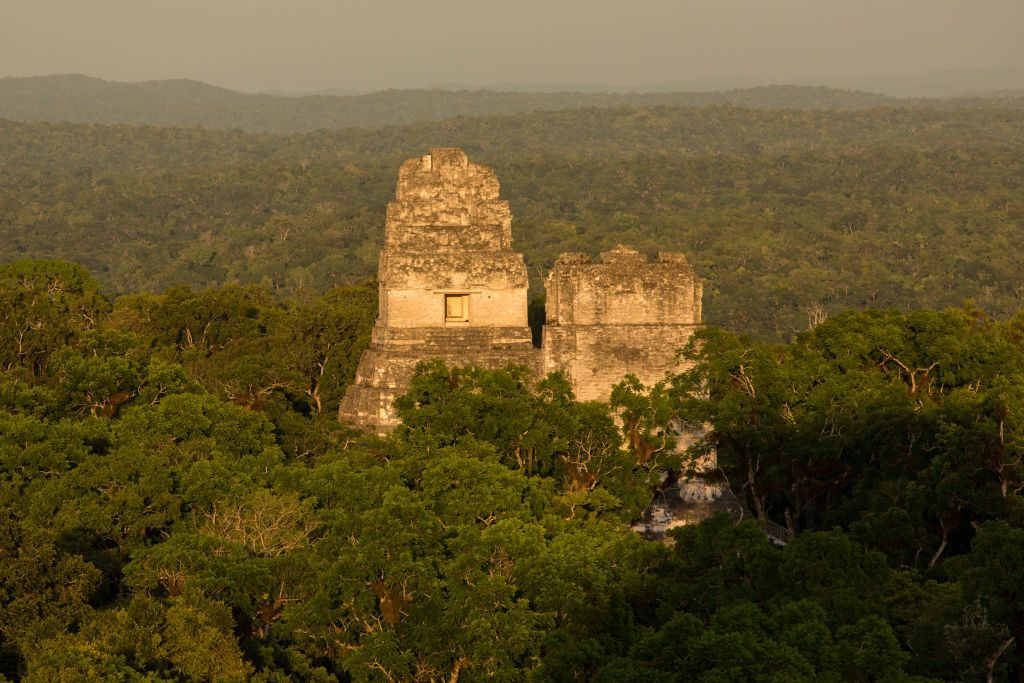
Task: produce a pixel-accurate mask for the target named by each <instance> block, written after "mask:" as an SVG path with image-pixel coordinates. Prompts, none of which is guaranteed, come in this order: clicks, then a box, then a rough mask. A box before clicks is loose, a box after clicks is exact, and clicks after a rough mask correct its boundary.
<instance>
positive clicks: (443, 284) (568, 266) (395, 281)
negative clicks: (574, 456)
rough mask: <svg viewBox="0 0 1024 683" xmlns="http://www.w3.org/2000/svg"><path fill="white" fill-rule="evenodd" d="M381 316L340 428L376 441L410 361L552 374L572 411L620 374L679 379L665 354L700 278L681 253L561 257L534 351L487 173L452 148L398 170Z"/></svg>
mask: <svg viewBox="0 0 1024 683" xmlns="http://www.w3.org/2000/svg"><path fill="white" fill-rule="evenodd" d="M378 280H379V282H380V313H379V315H378V318H377V323H376V325H375V326H374V328H373V336H372V340H371V343H370V348H369V349H367V350H366V351H365V352H364V353H363V356H362V358H361V359H360V362H359V368H358V370H357V372H356V378H355V381H354V382H353V383H352V384H351V385H350V386H349V387H348V390H347V392H346V394H345V398H344V400H343V401H342V404H341V411H340V417H341V419H342V420H345V421H347V422H351V423H353V424H357V425H362V426H367V427H371V428H374V429H376V430H378V431H386V430H388V429H390V428H392V427H394V426H395V425H396V424H397V423H398V419H397V417H396V415H395V412H394V409H393V407H392V402H393V401H394V399H395V398H396V397H397V396H399V395H401V394H402V393H403V392H404V391H405V390H406V389H407V388H408V387H409V383H410V380H411V378H412V374H413V372H414V370H415V367H416V364H417V363H419V362H420V361H422V360H428V359H431V358H440V359H442V360H444V361H445V362H446V363H448V364H449V365H469V364H475V365H479V366H483V367H490V368H496V367H504V366H505V365H508V364H510V363H515V364H519V365H526V366H528V367H530V368H533V369H534V371H535V372H537V373H538V374H546V373H548V372H553V371H556V370H562V371H564V372H565V373H566V376H567V377H568V378H569V380H570V381H571V382H572V385H573V388H574V390H575V392H576V395H577V397H578V398H579V399H580V400H599V401H606V400H608V397H609V394H610V392H611V388H612V386H613V385H614V384H615V383H617V382H618V381H619V380H621V379H622V377H623V376H624V375H626V374H629V373H632V374H634V375H636V376H637V377H638V378H639V379H640V380H641V381H642V382H644V383H646V384H651V383H654V382H656V381H658V380H661V379H663V378H664V376H665V373H666V372H678V371H679V370H681V369H682V367H681V366H680V365H679V363H678V362H677V359H676V352H677V351H678V350H679V349H680V348H681V347H682V346H683V345H684V344H685V343H686V341H687V340H688V339H689V337H690V335H691V334H692V333H693V332H694V330H696V329H697V328H698V327H699V326H700V322H701V289H702V285H701V281H700V279H699V278H697V276H696V275H695V274H694V272H693V270H692V269H691V268H690V266H689V264H688V263H687V261H686V257H685V256H684V255H683V254H678V253H661V254H659V255H658V259H657V260H656V261H654V262H649V261H648V260H647V258H646V257H644V256H643V255H642V254H640V253H639V252H637V251H635V250H633V249H630V248H628V247H623V246H619V247H617V248H615V249H613V250H612V251H610V252H605V253H603V254H601V257H600V260H599V261H598V262H596V263H595V262H592V261H591V259H590V258H589V257H587V256H585V255H583V254H563V255H562V256H561V257H559V259H558V261H557V262H556V263H555V265H554V268H553V269H552V270H551V272H550V274H549V275H548V277H547V279H546V281H545V288H546V294H547V298H546V310H545V314H546V315H545V325H544V333H543V343H542V347H541V348H540V349H538V348H536V347H534V346H533V343H532V341H531V334H530V328H529V326H528V324H527V284H528V283H527V274H526V265H525V264H524V262H523V257H522V255H521V254H519V253H517V252H515V251H513V250H512V216H511V213H510V212H509V208H508V202H506V201H504V200H502V199H501V198H500V197H499V185H498V179H497V177H496V176H495V174H494V171H492V170H491V169H490V168H487V167H486V166H481V165H479V164H475V163H472V162H470V161H469V159H467V157H466V155H465V154H464V153H463V152H462V151H461V150H458V149H448V148H441V149H434V150H431V152H430V154H428V155H426V156H423V157H419V158H414V159H409V160H408V161H406V162H405V163H403V164H402V166H401V169H400V170H399V175H398V188H397V191H396V195H395V200H394V201H393V202H391V203H390V204H389V205H388V212H387V224H386V227H385V234H384V247H383V249H381V252H380V267H379V271H378Z"/></svg>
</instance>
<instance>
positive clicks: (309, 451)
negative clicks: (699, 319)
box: [0, 262, 1024, 682]
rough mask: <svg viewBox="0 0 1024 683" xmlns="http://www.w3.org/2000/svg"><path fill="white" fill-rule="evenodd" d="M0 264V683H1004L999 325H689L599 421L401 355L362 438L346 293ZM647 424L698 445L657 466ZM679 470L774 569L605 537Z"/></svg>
mask: <svg viewBox="0 0 1024 683" xmlns="http://www.w3.org/2000/svg"><path fill="white" fill-rule="evenodd" d="M11 268H12V270H11V271H10V272H16V273H20V274H21V275H15V276H12V278H11V279H9V280H7V282H8V283H9V284H8V285H7V286H8V287H9V289H8V290H7V291H9V293H10V294H11V296H12V297H13V299H12V300H15V301H25V300H26V299H25V297H28V300H30V301H31V302H32V303H31V304H30V305H19V306H18V307H16V308H14V309H13V310H12V311H10V312H9V314H8V321H9V322H10V324H11V325H13V326H14V327H13V328H12V329H21V328H25V327H26V325H25V322H26V320H37V319H38V320H44V321H46V324H45V325H44V327H43V328H41V329H45V330H47V335H43V336H41V337H38V338H36V341H33V344H34V346H33V347H32V348H33V355H32V356H31V359H30V360H29V359H28V358H29V357H28V356H25V357H23V358H22V359H20V360H15V361H14V362H12V363H11V365H10V366H9V367H8V368H6V369H5V370H3V372H2V374H0V675H2V676H5V677H8V678H15V679H23V680H30V681H44V680H46V681H49V680H87V679H104V680H125V681H139V680H142V681H169V680H250V679H251V680H258V681H285V680H308V681H318V682H319V681H324V682H326V681H332V680H408V679H412V680H431V679H435V680H436V679H446V680H451V679H463V680H476V679H482V678H497V679H507V680H524V679H534V680H596V681H620V680H627V681H629V680H636V681H640V680H643V681H648V680H653V681H691V680H702V681H725V680H757V681H760V680H764V681H769V680H771V681H776V680H806V681H819V680H823V681H895V680H958V679H973V678H978V677H982V676H991V677H992V678H993V680H1017V679H1019V678H1020V674H1021V672H1022V671H1024V656H1022V654H1021V651H1020V648H1019V645H1018V644H1019V643H1022V642H1024V632H1022V630H1021V624H1022V623H1024V611H1022V608H1021V605H1022V604H1024V596H1022V595H1021V586H1022V585H1024V576H1021V569H1020V568H1021V567H1022V566H1024V537H1022V528H1024V514H1022V510H1024V505H1022V503H1021V500H1020V494H1021V491H1022V490H1024V466H1022V456H1024V451H1022V444H1024V440H1022V429H1024V423H1022V422H1021V417H1020V416H1021V415H1024V392H1022V390H1021V387H1022V386H1024V345H1022V342H1021V340H1022V336H1021V335H1020V333H1019V332H1020V330H1019V328H1020V325H1019V320H1016V319H1014V320H1010V321H1008V322H1006V323H997V322H994V321H992V320H990V319H989V318H988V317H986V316H985V315H984V314H983V313H982V312H980V311H979V310H977V309H975V308H973V307H965V308H963V309H957V310H948V311H945V312H941V313H939V312H930V311H916V312H911V313H901V312H898V311H892V310H882V311H867V312H861V313H853V312H850V313H845V314H842V315H837V316H833V317H832V318H830V319H829V320H827V321H825V322H824V323H822V324H820V325H818V326H816V327H814V328H813V329H811V330H809V331H806V332H804V333H802V334H800V335H799V336H798V337H797V339H796V340H795V341H794V342H793V343H790V344H786V345H782V344H769V343H766V342H760V341H750V340H748V339H745V338H742V337H737V336H735V335H733V334H730V333H727V332H724V331H722V330H719V329H716V328H708V329H705V330H701V331H700V332H699V333H697V334H696V335H695V336H694V338H693V342H692V343H691V344H690V345H689V346H688V347H687V348H686V349H684V350H683V353H684V355H685V356H686V358H687V359H688V360H689V361H690V362H691V363H692V366H691V368H690V369H689V370H688V371H687V372H684V373H682V374H679V375H677V376H674V377H669V378H668V379H666V381H664V382H660V383H656V384H655V385H654V386H650V387H648V386H644V385H642V384H641V383H640V382H639V381H637V379H636V378H635V377H626V378H624V379H623V381H622V382H621V383H620V384H619V385H617V386H616V387H614V388H613V394H612V399H613V400H612V405H603V404H599V403H579V402H577V401H576V400H575V398H574V396H573V393H572V389H571V386H570V385H569V383H568V382H567V380H566V379H565V377H564V376H563V375H561V374H558V373H556V374H552V375H550V376H548V377H545V378H536V377H531V376H530V374H529V373H528V371H527V370H526V369H524V368H519V367H515V366H512V367H509V368H505V369H501V370H485V369H482V368H478V367H466V368H454V369H453V368H447V367H445V366H444V365H443V364H441V363H440V362H436V361H434V362H425V363H423V364H421V365H420V367H419V368H418V369H417V373H416V375H415V377H414V378H413V381H412V386H411V388H410V390H409V392H408V393H407V394H406V395H405V396H403V397H401V398H399V399H398V401H397V403H396V406H397V408H398V412H399V414H400V415H401V417H402V419H403V420H404V424H403V425H402V426H401V427H400V428H399V429H397V430H396V431H395V432H394V433H392V434H391V435H389V436H387V437H385V438H378V437H373V436H369V435H365V434H360V433H355V432H352V431H350V430H347V429H345V428H344V427H342V426H340V425H338V424H337V423H336V422H335V421H334V414H335V412H336V410H337V402H338V401H339V400H340V396H341V395H342V393H343V391H344V386H345V382H346V381H348V380H349V378H351V376H352V373H353V370H354V365H355V363H356V361H357V359H358V355H359V353H360V351H361V349H362V348H363V347H364V346H365V344H366V343H367V330H368V328H369V323H370V320H371V319H372V316H373V313H374V308H373V298H374V293H375V292H374V288H373V287H372V286H370V285H359V286H352V287H340V288H336V289H334V290H331V291H329V292H328V293H326V294H325V295H322V296H316V295H313V294H304V295H303V296H302V297H301V298H299V299H297V300H296V299H293V300H278V299H275V298H274V297H271V296H270V295H269V294H268V293H267V292H266V291H265V290H262V289H260V288H256V287H237V286H231V287H225V288H219V289H212V290H205V291H200V292H196V291H192V290H190V289H187V288H175V289H172V290H169V291H167V292H165V293H164V294H160V295H153V294H141V295H131V296H127V297H122V298H120V299H117V300H115V301H113V302H112V303H108V302H107V301H106V300H105V299H103V298H102V297H101V296H100V295H99V294H98V293H97V292H98V289H97V287H96V285H95V282H94V281H93V280H92V279H91V278H90V277H88V276H87V274H86V273H84V272H82V271H80V270H78V269H76V268H75V267H71V266H68V265H67V264H61V263H55V262H46V263H41V264H40V263H28V262H23V263H18V264H16V265H15V266H12V267H11ZM75 273H77V274H78V275H77V276H76V278H77V279H75V278H72V277H71V276H72V275H73V274H75ZM26 274H27V275H26ZM28 276H31V278H32V280H31V282H32V284H31V286H29V285H27V284H25V283H27V282H29V280H28V279H26V277H28ZM36 282H40V283H50V284H48V285H46V287H49V288H51V289H52V291H51V292H50V294H48V295H47V296H46V297H44V298H39V299H32V292H35V291H36V290H35V287H36V284H35V283H36ZM55 282H60V283H61V284H60V285H59V286H55V285H53V283H55ZM71 282H77V283H78V284H73V285H68V284H65V283H71ZM19 297H21V298H19ZM82 311H87V312H88V315H86V316H82V315H81V312H82ZM28 327H29V328H31V327H32V326H31V325H29V326H28ZM50 330H59V333H58V334H55V335H54V336H52V337H51V336H48V334H49V331H50ZM37 341H38V343H37ZM680 422H686V423H690V424H706V425H707V428H708V429H709V430H710V431H709V439H710V441H709V442H708V443H703V444H698V445H696V446H695V447H694V448H693V449H692V452H690V453H685V454H680V453H676V452H674V450H673V446H674V442H675V426H676V425H678V424H679V423H680ZM709 443H710V444H713V445H715V446H716V447H717V453H718V458H719V460H718V465H719V468H720V470H721V472H720V474H721V475H723V476H722V479H723V481H724V482H725V483H726V484H727V485H728V484H731V485H732V487H733V489H734V492H735V493H736V494H737V496H738V497H739V498H740V499H742V500H743V501H745V502H746V503H747V505H748V507H749V508H750V509H752V510H754V513H755V515H756V516H757V517H761V518H762V519H771V520H777V521H780V522H781V521H784V522H786V524H787V525H788V526H790V527H791V528H792V530H793V531H795V532H799V533H798V534H797V535H796V536H795V537H794V538H792V539H791V540H790V541H789V542H788V544H786V545H785V547H781V548H780V547H777V546H776V545H773V544H772V543H771V542H770V541H769V540H768V538H767V536H766V535H765V533H764V530H763V527H762V519H746V520H745V521H740V522H736V521H734V520H733V519H732V518H731V517H729V516H727V515H718V516H715V517H712V518H711V519H708V520H706V521H704V522H703V523H701V524H699V525H694V526H686V527H682V528H679V529H677V530H674V531H673V532H672V533H671V537H672V538H671V540H672V544H671V545H663V544H658V543H651V542H649V541H646V540H643V539H642V538H640V537H639V536H638V535H636V534H634V533H633V532H632V531H631V530H630V529H629V527H628V523H629V522H630V521H631V520H633V519H635V518H636V517H637V516H638V515H639V513H640V511H641V510H642V509H643V507H644V506H646V505H647V504H648V503H649V502H650V500H651V494H652V490H653V488H654V486H655V485H656V484H657V481H658V477H659V475H660V474H661V473H662V471H664V470H666V469H667V470H671V471H673V472H680V471H682V470H685V469H687V468H688V467H690V465H691V463H692V462H693V458H694V457H696V456H701V455H706V454H707V453H708V449H709ZM743 514H744V516H748V513H747V512H746V511H744V513H743Z"/></svg>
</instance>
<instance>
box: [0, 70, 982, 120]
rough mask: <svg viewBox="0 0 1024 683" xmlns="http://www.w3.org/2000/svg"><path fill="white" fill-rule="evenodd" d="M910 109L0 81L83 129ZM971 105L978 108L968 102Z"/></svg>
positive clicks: (804, 95) (882, 101) (779, 90)
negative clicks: (619, 110) (592, 113)
mask: <svg viewBox="0 0 1024 683" xmlns="http://www.w3.org/2000/svg"><path fill="white" fill-rule="evenodd" d="M904 102H906V103H911V102H910V101H908V100H902V99H900V98H894V97H886V96H884V95H875V94H871V93H864V92H856V91H852V90H837V89H834V88H825V87H809V86H768V87H757V88H743V89H738V90H730V91H728V92H698V93H693V92H683V93H672V92H662V93H628V94H602V93H580V92H558V93H539V92H500V91H494V90H479V89H476V90H441V89H429V90H385V91H380V92H374V93H368V94H362V95H311V96H304V97H282V96H277V95H266V94H243V93H239V92H234V91H232V90H227V89H224V88H218V87H216V86H212V85H207V84H206V83H200V82H197V81H184V80H177V81H149V82H145V83H118V82H113V81H104V80H100V79H98V78H89V77H87V76H79V75H66V76H39V77H31V78H2V79H0V117H3V118H8V119H13V120H35V121H68V122H78V123H130V124H137V125H138V124H148V125H160V126H185V127H187V126H197V125H201V126H207V127H210V128H241V129H243V130H253V131H311V130H316V129H319V128H344V127H348V126H380V125H386V124H401V123H412V122H416V121H435V120H443V119H452V118H455V117H458V116H482V115H488V114H514V113H520V112H532V111H554V110H561V109H582V108H586V107H626V106H657V105H670V106H672V105H674V106H679V105H689V106H706V105H724V104H732V105H737V106H743V107H756V108H770V109H778V108H836V109H863V108H867V107H875V106H882V105H887V104H888V105H894V104H901V103H904ZM964 102H965V103H967V104H976V102H974V101H970V100H965V101H964Z"/></svg>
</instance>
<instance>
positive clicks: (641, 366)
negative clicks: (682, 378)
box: [541, 246, 702, 401]
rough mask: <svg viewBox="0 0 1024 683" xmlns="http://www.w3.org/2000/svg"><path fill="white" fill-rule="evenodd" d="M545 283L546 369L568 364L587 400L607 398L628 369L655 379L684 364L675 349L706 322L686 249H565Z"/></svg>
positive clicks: (647, 380)
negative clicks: (652, 257) (652, 254)
mask: <svg viewBox="0 0 1024 683" xmlns="http://www.w3.org/2000/svg"><path fill="white" fill-rule="evenodd" d="M545 289H546V290H547V305H546V321H545V325H544V341H543V344H542V346H541V348H542V350H543V357H544V361H543V368H544V371H545V372H551V371H553V370H558V369H563V370H565V372H566V375H567V376H568V378H569V380H570V381H571V382H572V384H573V388H574V390H575V392H576V396H577V398H579V399H580V400H583V401H592V400H596V401H607V400H608V399H609V396H610V394H611V388H612V386H613V385H614V384H617V383H618V382H619V381H620V380H621V379H622V377H623V376H624V375H626V374H630V373H632V374H634V375H636V376H637V377H638V378H639V379H640V381H641V382H643V383H644V384H653V383H655V382H657V381H659V380H661V379H663V378H664V377H665V373H666V372H678V371H679V370H681V369H682V367H681V366H680V365H679V364H678V363H677V362H676V359H675V355H676V351H677V350H678V349H680V348H682V347H683V346H684V345H685V344H686V342H687V341H688V340H689V338H690V336H691V335H692V334H693V332H694V331H695V330H696V329H697V328H698V327H699V325H700V322H701V293H702V284H701V281H700V279H699V278H697V276H696V275H695V274H694V272H693V270H692V269H691V268H690V265H689V264H688V263H687V261H686V257H685V256H683V255H682V254H675V253H662V254H659V256H658V260H657V261H655V262H648V260H647V258H646V257H645V256H644V255H643V254H640V253H639V252H637V251H635V250H633V249H630V248H628V247H623V246H619V247H616V248H615V249H613V250H612V251H610V252H605V253H603V254H601V258H600V261H599V262H597V263H594V262H592V261H591V259H590V258H589V257H587V256H585V255H582V254H563V255H562V256H561V257H560V258H559V259H558V261H557V262H556V263H555V267H554V269H552V271H551V273H550V274H549V275H548V277H547V279H546V281H545Z"/></svg>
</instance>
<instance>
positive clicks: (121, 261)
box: [0, 106, 1024, 338]
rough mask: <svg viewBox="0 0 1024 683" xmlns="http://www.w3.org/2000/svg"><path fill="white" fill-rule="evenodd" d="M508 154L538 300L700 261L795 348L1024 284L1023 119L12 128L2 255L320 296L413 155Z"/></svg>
mask: <svg viewBox="0 0 1024 683" xmlns="http://www.w3.org/2000/svg"><path fill="white" fill-rule="evenodd" d="M432 146H459V147H462V148H464V149H465V150H466V151H467V153H469V154H470V156H471V157H472V158H473V159H474V160H476V161H480V162H482V163H486V164H489V165H492V166H493V167H494V168H495V169H496V171H497V173H498V176H499V178H500V179H501V182H502V185H503V192H504V195H505V196H506V197H507V198H508V199H509V200H510V202H511V205H512V211H513V214H514V223H513V230H514V240H515V246H516V247H517V248H518V249H520V250H522V251H523V252H524V253H525V255H526V259H527V262H528V264H529V267H530V274H531V283H532V285H533V291H534V293H535V294H540V293H541V291H542V290H541V287H540V281H541V277H542V276H543V274H544V273H545V271H546V269H547V268H549V267H550V265H551V264H552V262H553V260H554V259H555V258H556V257H557V255H558V254H559V253H560V252H562V251H568V250H580V251H587V252H590V253H597V252H599V251H601V250H604V249H607V248H609V247H611V246H614V245H615V244H616V243H618V242H625V243H630V244H633V245H636V246H637V247H639V248H640V249H642V250H645V251H647V252H655V251H657V250H659V249H661V250H683V251H685V252H687V253H688V254H689V255H690V258H691V261H692V262H693V265H694V267H695V268H696V270H697V271H698V273H700V274H701V275H702V276H703V277H704V278H706V287H705V316H706V319H707V320H708V321H709V322H711V323H716V324H721V325H725V326H728V327H730V328H732V329H737V330H747V331H751V332H754V333H757V334H759V335H761V336H764V337H768V338H789V337H791V336H792V334H793V333H794V331H796V330H800V329H804V328H805V327H806V326H807V321H808V317H809V315H816V313H815V312H816V311H831V312H834V311H837V310H841V309H844V308H851V307H853V308H863V307H873V308H878V307H888V306H892V307H899V308H911V307H931V308H941V307H943V306H947V305H959V304H960V303H962V302H963V300H964V299H966V298H972V299H974V300H975V301H976V302H977V303H978V304H979V305H981V306H983V307H985V308H986V309H987V310H989V311H990V312H992V313H993V314H995V315H998V316H1007V315H1010V314H1012V313H1015V312H1016V311H1017V310H1019V308H1020V306H1021V298H1022V296H1024V257H1022V255H1021V250H1020V249H1019V245H1020V244H1021V243H1024V201H1022V197H1024V117H1022V116H1021V112H1020V110H1019V109H1015V108H999V107H996V106H989V107H986V108H958V107H948V108H935V107H921V108H912V109H908V108H873V109H868V110H862V111H856V112H852V111H796V110H789V111H769V110H755V109H744V108H739V107H734V106H711V107H702V108H694V107H651V108H616V109H595V108H590V109H584V110H575V111H559V112H541V113H530V114H517V115H514V116H501V117H478V118H464V119H457V120H449V121H441V122H425V123H418V124H412V125H405V126H389V127H384V128H380V129H373V130H366V129H346V130H338V131H320V132H314V133H305V134H255V133H244V132H241V131H213V130H203V129H197V128H188V129H185V128H153V127H131V126H101V125H83V124H58V125H54V124H45V123H11V122H0V254H2V255H3V259H5V260H9V259H14V258H20V257H58V258H63V259H68V260H72V261H76V262H78V263H82V264H83V265H85V266H87V267H88V268H89V269H90V270H91V271H92V272H93V273H94V274H95V275H96V276H97V277H99V278H100V279H101V281H102V282H103V283H104V284H105V286H106V287H108V288H109V289H110V290H111V291H113V292H117V293H124V292H133V291H140V290H149V291H162V290H164V289H165V288H167V287H170V286H172V285H176V284H188V285H191V286H194V287H206V286H212V285H219V284H225V283H241V284H245V283H256V284H263V285H265V286H266V287H268V288H270V289H272V290H274V291H276V292H280V293H284V294H286V293H290V292H295V291H296V290H301V289H304V288H313V289H317V290H323V289H326V288H327V287H329V286H331V285H333V284H335V283H338V282H351V281H356V280H358V279H360V278H364V277H367V276H370V275H372V274H373V273H374V271H375V269H376V259H377V249H378V248H379V244H380V241H381V237H382V232H383V225H384V209H385V205H386V202H387V201H388V199H389V198H390V197H391V196H392V194H393V191H394V183H395V178H396V174H397V169H398V165H399V164H400V163H401V161H402V160H403V159H405V158H407V157H410V156H414V155H417V154H422V153H424V152H426V151H427V150H428V149H429V148H430V147H432Z"/></svg>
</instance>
